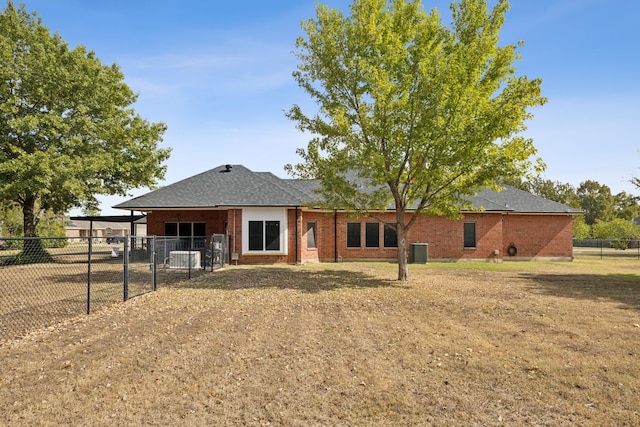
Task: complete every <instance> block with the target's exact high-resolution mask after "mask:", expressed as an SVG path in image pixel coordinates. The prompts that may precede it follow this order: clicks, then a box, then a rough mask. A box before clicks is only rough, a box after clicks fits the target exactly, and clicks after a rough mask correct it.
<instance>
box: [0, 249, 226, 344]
mask: <svg viewBox="0 0 640 427" xmlns="http://www.w3.org/2000/svg"><path fill="white" fill-rule="evenodd" d="M226 238H227V236H222V237H220V236H212V237H208V238H207V237H201V238H189V239H180V238H176V237H156V236H149V237H115V238H110V239H109V242H108V243H107V241H106V240H105V239H102V238H95V237H92V238H90V237H79V238H75V237H74V238H70V237H64V238H62V237H61V238H22V239H18V238H2V239H0V340H2V341H4V340H10V339H14V338H17V337H20V336H23V335H25V334H26V333H28V332H30V331H33V330H36V329H39V328H43V327H48V326H52V325H55V324H57V323H60V322H63V321H65V320H67V319H70V318H73V317H76V316H79V315H82V314H89V313H91V312H92V311H95V310H98V309H100V308H104V307H108V306H110V305H112V304H116V303H118V302H122V301H126V300H128V299H129V298H132V297H135V296H138V295H142V294H144V293H147V292H151V291H154V290H156V289H157V288H158V287H160V286H168V285H171V284H174V283H177V282H181V281H184V280H189V279H191V278H193V277H196V276H198V275H201V274H203V273H204V272H205V271H213V270H214V269H216V268H221V267H223V266H224V265H225V264H226V263H228V251H227V250H226V246H225V244H224V242H225V240H226Z"/></svg>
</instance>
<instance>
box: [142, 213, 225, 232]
mask: <svg viewBox="0 0 640 427" xmlns="http://www.w3.org/2000/svg"><path fill="white" fill-rule="evenodd" d="M226 220H227V211H214V210H194V211H153V212H149V214H148V215H147V234H148V235H150V236H164V223H165V222H205V223H206V224H207V225H206V231H207V235H208V236H209V235H212V234H223V233H224V221H226Z"/></svg>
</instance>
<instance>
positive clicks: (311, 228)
mask: <svg viewBox="0 0 640 427" xmlns="http://www.w3.org/2000/svg"><path fill="white" fill-rule="evenodd" d="M316 245H317V244H316V223H315V222H308V223H307V248H308V249H315V248H317V246H316Z"/></svg>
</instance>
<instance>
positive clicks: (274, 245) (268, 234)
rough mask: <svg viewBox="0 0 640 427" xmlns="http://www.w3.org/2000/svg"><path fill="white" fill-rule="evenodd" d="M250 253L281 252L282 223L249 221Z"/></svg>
mask: <svg viewBox="0 0 640 427" xmlns="http://www.w3.org/2000/svg"><path fill="white" fill-rule="evenodd" d="M249 250H250V251H264V250H267V251H279V250H280V221H249Z"/></svg>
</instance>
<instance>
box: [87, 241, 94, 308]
mask: <svg viewBox="0 0 640 427" xmlns="http://www.w3.org/2000/svg"><path fill="white" fill-rule="evenodd" d="M91 237H92V236H89V237H88V239H87V240H88V242H89V247H88V249H87V250H88V253H87V314H91V252H92V251H93V239H92V238H91Z"/></svg>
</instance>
